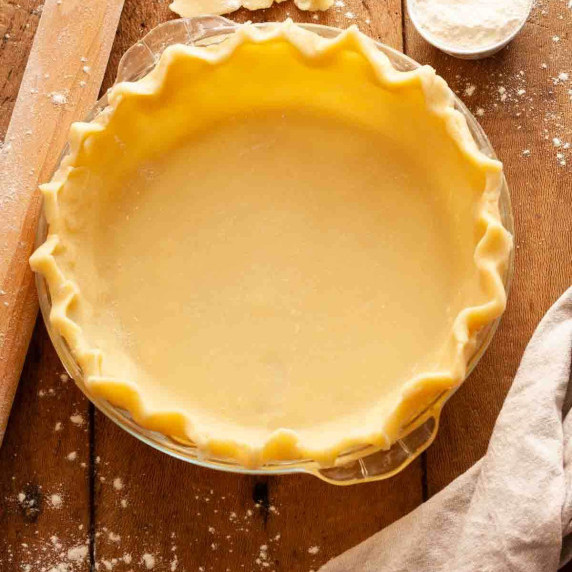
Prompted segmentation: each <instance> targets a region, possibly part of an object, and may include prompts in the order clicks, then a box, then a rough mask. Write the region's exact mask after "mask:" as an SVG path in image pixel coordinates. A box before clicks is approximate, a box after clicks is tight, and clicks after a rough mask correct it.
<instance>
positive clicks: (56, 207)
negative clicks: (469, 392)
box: [32, 22, 511, 466]
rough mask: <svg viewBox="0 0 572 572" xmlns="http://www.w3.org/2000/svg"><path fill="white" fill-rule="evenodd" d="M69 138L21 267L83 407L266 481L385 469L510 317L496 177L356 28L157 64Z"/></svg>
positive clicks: (288, 27)
mask: <svg viewBox="0 0 572 572" xmlns="http://www.w3.org/2000/svg"><path fill="white" fill-rule="evenodd" d="M109 102H110V107H109V108H108V109H107V110H105V111H104V112H103V113H102V114H101V115H100V116H99V117H98V118H96V119H95V120H94V121H93V122H91V123H80V124H75V125H74V126H73V128H72V132H71V152H70V155H69V156H68V157H67V158H66V159H65V160H64V162H63V164H62V166H61V168H60V170H59V171H58V173H57V174H56V176H55V177H54V179H53V181H52V182H50V183H48V184H47V185H45V186H44V187H43V189H42V190H43V193H44V196H45V200H46V214H47V218H48V222H49V225H50V226H49V236H48V239H47V241H46V243H45V244H44V245H43V246H41V247H40V248H39V249H38V251H37V252H36V253H35V254H34V256H33V257H32V266H33V268H34V269H35V270H37V271H39V272H42V273H43V274H44V275H45V277H46V279H47V281H48V285H49V289H50V294H51V298H52V303H53V309H52V313H51V318H50V319H51V322H52V326H53V328H54V329H55V330H56V331H58V332H60V333H61V334H62V335H63V336H64V337H65V338H66V340H67V342H68V344H69V345H70V347H71V349H72V351H73V352H74V355H75V356H76V358H77V360H78V362H79V364H80V366H81V368H82V371H83V373H84V377H85V383H86V384H87V386H88V387H89V388H90V390H91V391H93V392H95V393H96V394H98V395H101V396H103V397H105V398H106V399H108V400H110V401H111V402H113V403H115V404H116V405H118V406H121V407H123V408H126V409H128V410H129V411H131V413H132V415H133V416H134V418H135V419H136V420H137V421H138V422H139V423H140V424H141V425H143V426H145V427H148V428H151V429H155V430H158V431H162V432H163V433H166V434H168V435H173V436H175V437H178V438H185V439H190V440H192V441H193V442H195V443H196V444H197V445H198V446H199V447H200V448H201V449H202V450H203V451H205V452H207V453H210V454H216V455H221V456H226V457H231V458H234V459H237V460H239V462H241V463H243V464H246V465H249V466H258V465H260V464H262V463H264V462H266V461H269V460H278V459H296V458H308V457H309V458H314V459H317V460H318V461H320V462H322V463H324V464H328V463H331V462H333V460H334V459H335V457H336V455H337V454H339V453H340V452H342V451H343V450H345V449H347V448H348V447H352V446H355V445H359V444H364V443H373V444H375V445H378V446H380V447H389V446H390V445H391V443H393V442H394V441H395V439H397V438H398V437H399V436H400V435H401V433H402V431H403V428H404V427H405V426H406V424H407V423H408V422H409V421H410V420H411V419H412V418H413V417H415V416H416V415H417V414H418V413H420V412H421V411H423V410H424V409H425V408H426V407H427V406H428V405H429V404H430V403H431V402H432V401H434V400H435V399H436V398H437V397H438V396H439V395H440V394H441V393H442V392H443V391H445V390H447V389H449V388H451V387H453V386H455V385H456V384H458V383H460V382H461V381H462V379H463V377H464V375H465V368H466V364H467V360H468V359H469V358H470V356H471V354H472V352H473V350H474V347H475V340H476V336H477V334H478V332H479V330H480V328H482V327H483V326H485V325H486V324H488V323H489V322H490V321H491V320H493V319H494V318H495V317H496V316H498V315H499V314H500V313H501V312H502V311H503V309H504V305H505V292H504V288H503V284H502V280H501V277H500V275H501V272H502V271H503V269H504V267H505V264H506V261H507V259H508V254H509V251H510V248H511V239H510V235H509V234H508V233H507V231H506V230H505V229H504V228H503V226H502V224H501V223H500V218H499V213H498V194H499V189H500V181H501V173H502V167H501V164H500V163H499V162H497V161H495V160H492V159H489V158H488V157H486V156H484V155H483V154H481V153H480V152H479V151H478V149H477V147H476V144H475V142H474V141H473V139H472V137H471V135H470V133H469V131H468V128H467V125H466V123H465V120H464V118H463V117H462V115H461V114H460V113H459V112H457V111H455V110H454V108H453V97H452V94H451V92H450V90H449V88H448V87H447V86H446V84H445V82H444V81H443V80H442V79H441V78H439V77H437V76H436V75H435V73H434V71H433V70H432V69H431V68H428V67H422V68H420V69H417V70H415V71H410V72H398V71H396V70H395V69H394V68H393V67H392V66H391V64H390V62H389V61H388V59H387V58H386V56H384V55H383V54H382V53H380V52H379V51H378V50H377V48H376V47H375V45H374V44H373V43H372V42H371V41H370V40H368V39H367V38H366V37H365V36H363V35H361V34H360V33H359V32H358V31H357V29H355V28H353V29H350V30H348V31H346V32H343V33H341V34H340V35H339V36H338V37H337V38H336V39H331V40H325V39H323V38H320V37H318V36H317V35H315V34H313V33H310V32H307V31H304V30H302V29H300V28H298V27H297V26H295V25H294V24H292V23H291V22H286V23H284V24H280V25H277V26H275V27H270V28H268V29H266V30H264V31H261V30H258V29H257V28H255V27H253V26H241V27H239V28H238V31H237V32H235V33H233V34H232V35H231V36H230V37H229V38H228V39H227V40H226V41H224V42H222V43H220V44H217V45H213V46H209V47H208V48H204V47H189V46H183V45H177V46H172V47H169V48H167V50H166V51H165V53H164V54H163V56H162V58H161V60H160V62H159V64H158V65H157V67H156V68H155V69H154V70H153V71H152V72H151V73H150V74H149V75H148V76H146V77H145V78H143V79H142V80H140V81H138V82H136V83H123V84H119V85H116V86H115V87H114V88H113V89H112V90H111V92H110V94H109Z"/></svg>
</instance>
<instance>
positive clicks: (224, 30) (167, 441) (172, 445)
mask: <svg viewBox="0 0 572 572" xmlns="http://www.w3.org/2000/svg"><path fill="white" fill-rule="evenodd" d="M270 25H272V24H258V25H257V26H259V27H265V26H270ZM236 27H237V25H236V24H234V23H233V22H231V21H229V20H227V19H225V18H220V17H204V18H192V19H182V20H173V21H170V22H167V23H165V24H162V25H161V26H159V27H157V28H155V29H154V30H152V31H151V32H150V33H149V34H148V35H147V36H145V37H144V38H143V39H142V40H141V41H140V42H138V43H137V44H135V45H134V46H133V47H132V48H130V49H129V50H128V51H127V53H126V54H125V55H124V57H123V58H122V60H121V62H120V65H119V70H118V74H117V82H122V81H135V80H138V79H140V78H142V77H143V76H145V75H147V74H148V73H149V72H150V71H151V70H152V69H153V67H154V66H155V65H156V64H157V62H158V60H159V56H160V55H161V53H162V52H163V51H164V50H165V49H166V48H167V47H168V46H170V45H172V44H195V45H207V44H213V43H220V42H223V41H225V39H227V38H229V37H230V36H231V35H232V34H233V33H234V31H235V30H236ZM303 27H305V28H307V29H309V30H311V31H312V32H314V33H317V34H319V35H321V36H324V37H328V38H332V37H335V36H336V35H338V34H339V33H340V30H337V29H335V28H329V27H326V26H319V25H304V26H303ZM377 47H378V49H379V50H380V51H382V52H384V53H385V54H386V55H387V57H388V58H389V59H390V61H391V62H392V64H393V65H394V67H395V68H397V69H399V70H411V69H414V68H416V67H418V66H419V64H417V63H416V62H414V61H413V60H411V59H409V58H407V57H406V56H404V55H402V54H400V53H399V52H396V51H395V50H393V49H391V48H389V47H386V46H384V45H382V44H377ZM107 104H108V101H107V98H106V97H103V98H102V99H101V100H100V101H99V102H98V103H97V104H96V106H95V107H94V109H93V110H92V112H91V113H90V114H89V116H88V117H87V118H86V121H91V120H92V119H93V118H94V117H96V116H97V115H98V114H99V113H100V112H101V111H102V110H103V109H105V107H106V106H107ZM456 106H457V108H458V110H459V111H460V112H461V113H462V114H463V115H464V116H465V118H466V120H467V123H468V125H469V129H470V131H471V133H472V135H473V137H474V139H475V140H476V142H477V145H478V146H479V148H480V150H481V151H482V152H483V153H485V154H486V155H488V156H490V157H494V152H493V150H492V148H491V146H490V143H489V142H488V140H487V138H486V136H485V134H484V132H483V131H482V129H481V128H480V126H479V125H478V124H477V122H476V121H475V119H474V118H473V117H472V115H471V114H470V113H469V112H468V110H467V109H466V108H465V107H464V105H463V104H462V103H461V102H460V101H458V100H457V101H456ZM67 153H68V149H67V148H66V149H64V151H63V154H62V158H63V157H65V155H66V154H67ZM198 176H200V172H199V173H198ZM501 186H502V188H501V193H500V212H501V218H502V222H503V224H504V226H505V227H506V229H508V231H509V232H511V233H512V232H513V221H512V214H511V207H510V199H509V194H508V189H507V186H506V182H505V180H504V178H503V179H502V182H501ZM47 230H48V229H47V224H46V220H45V218H44V217H42V218H41V220H40V222H39V225H38V234H37V242H38V244H40V243H42V242H43V241H44V240H45V237H46V235H47ZM512 267H513V263H512V255H511V257H510V258H509V261H508V264H507V265H506V270H505V273H504V276H503V281H504V286H505V289H507V290H508V287H509V282H510V277H511V273H512ZM37 284H38V292H39V299H40V306H41V309H42V313H43V316H44V320H45V322H46V326H47V329H48V332H49V334H50V337H51V339H52V341H53V343H54V346H55V348H56V351H57V352H58V355H59V356H60V358H61V360H62V362H63V364H64V367H65V368H66V370H67V371H68V373H69V374H70V376H71V377H72V378H73V379H74V380H75V382H76V384H77V385H78V387H79V388H80V389H81V390H82V391H83V392H84V393H85V395H86V396H87V397H88V398H89V399H90V400H91V401H92V402H93V403H94V405H95V406H96V407H98V409H100V411H102V412H103V413H104V414H105V415H107V416H108V417H109V418H110V419H112V420H113V421H115V422H116V423H117V424H118V425H120V426H121V427H123V429H125V430H126V431H128V432H129V433H131V434H132V435H134V436H136V437H137V438H139V439H140V440H142V441H144V442H146V443H148V444H150V445H152V446H153V447H155V448H157V449H159V450H161V451H163V452H165V453H168V454H170V455H172V456H174V457H177V458H180V459H183V460H186V461H189V462H192V463H195V464H198V465H201V466H207V467H211V468H217V469H221V470H227V471H232V472H237V473H262V474H282V473H292V472H306V473H310V474H313V475H315V476H317V477H319V478H321V479H323V480H326V481H328V482H332V483H336V484H351V483H355V482H360V481H369V480H375V479H381V478H387V477H389V476H391V475H393V474H395V473H397V472H399V471H400V470H401V469H403V468H404V467H405V466H407V464H409V463H410V462H411V461H412V460H413V459H415V458H416V457H417V456H418V455H419V454H420V453H421V452H422V451H423V450H425V449H426V448H427V447H428V446H429V445H430V444H431V442H432V441H433V439H434V437H435V434H436V432H437V427H438V419H439V414H440V411H441V408H442V407H443V404H444V403H445V402H446V400H447V399H448V398H449V397H450V396H451V395H452V393H453V391H454V390H453V389H451V390H447V391H444V392H443V393H441V394H440V395H438V396H437V398H436V399H435V400H434V401H433V402H432V403H431V404H430V405H429V406H428V407H426V408H425V410H424V411H422V412H421V413H420V414H419V415H417V417H415V418H414V419H413V420H411V421H410V422H409V423H408V424H407V425H406V426H405V427H404V428H403V430H402V431H401V434H400V438H399V439H398V440H397V441H396V442H395V443H394V444H393V446H392V447H391V448H389V449H388V450H381V449H379V447H374V446H373V445H367V444H364V445H360V446H359V447H353V448H352V449H350V450H346V451H344V452H343V453H342V454H340V455H338V457H337V458H336V460H335V462H334V463H333V465H332V466H330V467H324V466H321V465H319V464H318V462H317V461H316V460H313V459H310V458H301V459H296V460H291V461H281V462H279V461H276V462H268V463H267V464H264V465H262V466H261V467H259V468H256V469H251V468H246V467H244V466H242V465H240V464H238V462H236V461H234V460H232V459H229V458H219V457H214V456H207V455H205V454H204V453H202V452H201V451H199V449H198V447H196V446H195V445H194V444H193V443H192V442H189V441H184V440H181V439H173V438H169V437H168V436H166V435H163V434H160V433H157V432H153V431H150V430H148V429H145V428H143V427H141V426H140V425H139V424H137V423H136V422H135V421H134V419H133V418H132V417H131V415H130V414H129V413H128V412H127V411H125V410H122V409H120V408H118V407H116V406H113V405H112V404H110V403H109V402H107V401H106V400H104V399H101V398H99V397H96V396H95V395H93V394H92V392H91V391H90V389H89V387H88V386H87V384H86V383H85V381H84V376H83V373H82V371H81V368H80V366H79V365H78V363H77V361H76V360H75V359H74V356H73V354H72V351H71V350H70V347H69V346H68V344H67V343H66V342H65V340H64V339H63V338H62V337H61V336H60V334H59V333H58V332H57V331H55V329H54V328H53V327H52V325H51V322H50V319H49V316H50V311H51V300H50V296H49V291H48V289H47V285H46V282H45V279H44V278H43V277H42V275H40V274H38V275H37ZM498 322H499V320H498V319H497V320H496V321H494V322H492V323H491V324H489V325H488V326H487V327H486V328H484V329H483V330H482V331H481V332H480V334H479V338H478V344H477V349H476V350H475V352H474V354H473V356H472V358H471V360H470V362H469V364H468V373H470V371H471V370H472V369H473V368H474V366H475V365H476V363H477V362H478V360H479V358H480V357H481V356H482V354H483V353H484V351H485V350H486V347H487V345H488V343H489V342H490V340H491V338H492V336H493V334H494V331H495V329H496V327H497V325H498ZM468 373H467V375H468Z"/></svg>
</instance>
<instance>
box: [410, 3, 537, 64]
mask: <svg viewBox="0 0 572 572" xmlns="http://www.w3.org/2000/svg"><path fill="white" fill-rule="evenodd" d="M532 2H533V0H407V9H408V12H409V17H410V18H411V21H412V22H413V25H414V26H415V28H416V29H417V31H418V32H419V34H420V35H421V36H422V37H423V38H424V39H425V40H426V41H427V42H429V43H430V44H432V45H433V46H435V47H436V48H438V49H440V50H441V51H443V52H445V53H447V54H450V55H452V56H456V57H459V58H464V59H479V58H485V57H487V56H491V55H493V54H494V53H496V52H498V51H499V50H501V49H502V48H504V47H505V46H506V45H507V44H508V43H509V42H510V41H511V40H512V39H513V38H514V37H515V36H516V35H517V34H518V33H519V32H520V30H521V29H522V27H523V26H524V24H525V22H526V19H527V18H528V15H529V14H530V10H531V9H532Z"/></svg>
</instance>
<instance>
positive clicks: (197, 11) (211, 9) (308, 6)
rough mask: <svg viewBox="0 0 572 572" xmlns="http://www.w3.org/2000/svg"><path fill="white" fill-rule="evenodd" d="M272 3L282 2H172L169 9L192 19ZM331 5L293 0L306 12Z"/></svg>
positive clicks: (316, 0)
mask: <svg viewBox="0 0 572 572" xmlns="http://www.w3.org/2000/svg"><path fill="white" fill-rule="evenodd" d="M274 2H276V3H277V4H280V3H281V2H284V0H173V2H172V3H171V4H170V5H169V8H170V9H171V10H172V11H173V12H175V13H176V14H179V16H182V17H183V18H193V17H195V16H205V15H207V14H213V15H221V14H230V13H231V12H234V11H236V10H238V9H239V8H247V9H248V10H260V9H263V8H270V6H272V4H273V3H274ZM333 3H334V0H294V4H296V6H297V7H298V8H300V10H308V11H316V10H327V9H328V8H330V7H331V6H332V4H333Z"/></svg>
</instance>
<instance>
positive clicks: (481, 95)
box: [405, 2, 572, 495]
mask: <svg viewBox="0 0 572 572" xmlns="http://www.w3.org/2000/svg"><path fill="white" fill-rule="evenodd" d="M565 9H566V7H565V6H564V4H561V3H559V2H554V3H549V4H542V5H538V6H537V7H536V8H535V9H534V11H533V13H532V15H531V18H530V21H529V22H528V23H527V25H526V26H525V28H524V30H523V32H522V33H521V35H519V36H518V37H517V38H516V39H515V41H514V42H513V43H512V44H510V46H509V47H508V48H507V49H505V50H503V51H501V52H500V53H499V54H497V55H496V56H494V57H492V58H488V59H486V60H481V61H461V60H458V59H455V58H452V57H450V56H447V55H446V54H443V53H441V52H439V51H438V50H436V49H434V48H432V47H431V46H429V45H428V44H427V43H426V42H424V41H423V39H422V38H421V37H420V36H419V35H418V34H417V32H416V31H415V30H414V29H413V28H412V25H411V23H410V22H409V21H408V20H406V25H405V38H406V48H407V53H408V54H409V55H410V56H411V57H413V58H414V59H416V60H418V61H419V62H421V63H427V64H430V65H432V66H433V67H435V68H436V70H437V72H438V73H439V74H440V75H442V76H443V77H444V78H445V79H446V80H447V81H448V82H449V84H450V85H451V87H453V89H456V91H457V92H458V94H459V96H460V97H461V98H462V99H463V100H464V101H465V103H467V105H469V107H470V108H471V109H472V111H473V112H475V113H476V112H477V110H478V109H482V110H483V111H484V113H483V115H482V116H481V117H479V121H480V122H481V124H482V125H483V127H484V129H485V131H486V132H487V135H488V136H489V138H490V140H491V142H492V144H493V146H494V148H495V150H496V152H497V154H498V155H499V157H500V158H501V159H502V161H503V162H504V164H505V170H506V177H507V181H508V185H509V188H510V190H511V197H512V202H513V210H514V213H515V226H516V228H515V235H516V251H515V253H516V256H515V277H514V282H513V287H512V291H511V293H510V296H509V303H508V308H507V311H506V313H505V315H504V317H503V320H502V322H501V325H500V327H499V330H498V332H497V334H496V336H495V339H494V341H493V343H492V344H491V346H490V348H489V350H488V352H487V353H486V354H485V356H484V358H483V359H482V360H481V363H480V364H479V366H478V367H477V369H476V370H475V371H474V373H473V374H472V375H471V376H470V378H469V379H468V380H467V381H466V382H465V383H464V384H463V386H462V387H461V389H460V390H459V391H458V392H457V394H456V395H455V396H454V397H453V398H452V399H451V401H450V403H448V404H447V405H446V406H445V410H444V414H443V422H442V425H441V429H440V432H439V435H438V437H437V440H436V442H435V444H434V445H433V446H432V447H431V449H429V451H428V452H427V467H428V474H427V484H428V494H429V495H432V494H434V493H436V492H438V491H439V490H441V489H442V488H443V487H444V486H446V485H447V484H448V483H449V482H451V480H452V479H454V478H455V477H456V476H458V475H459V474H461V473H462V472H464V471H465V470H466V469H468V468H469V467H470V466H471V465H472V464H473V463H474V462H475V460H476V459H478V458H479V457H481V456H482V455H483V454H484V453H485V451H486V446H487V443H488V440H489V437H490V434H491V432H492V429H493V426H494V422H495V420H496V418H497V416H498V413H499V411H500V407H501V405H502V400H503V398H504V396H505V395H506V393H507V391H508V389H509V387H510V384H511V382H512V379H513V377H514V374H515V373H516V370H517V368H518V364H519V363H520V359H521V357H522V354H523V352H524V349H525V347H526V344H527V343H528V340H529V339H530V337H531V335H532V333H533V331H534V329H535V327H536V325H537V324H538V322H539V321H540V319H541V318H542V316H543V315H544V313H545V312H546V310H548V308H549V307H550V306H551V305H552V304H553V302H555V301H556V299H557V298H558V297H559V296H560V295H561V294H562V293H563V292H564V290H566V288H568V286H570V284H572V263H571V257H570V253H571V252H572V215H571V214H570V211H569V209H570V205H571V204H572V168H571V167H572V165H571V164H572V161H569V163H570V164H568V165H560V164H559V162H558V160H557V156H556V155H557V153H558V149H557V148H555V147H554V144H553V141H552V139H553V138H554V137H562V138H563V140H566V141H570V140H571V139H572V136H571V134H572V129H571V128H570V125H569V121H570V118H571V117H572V102H571V100H570V97H569V96H568V88H569V87H570V86H566V85H556V86H555V85H554V80H553V78H555V77H557V76H558V75H559V73H561V72H562V71H564V72H569V71H570V67H571V66H570V53H571V51H570V49H565V48H564V47H563V46H562V44H561V42H568V41H569V40H568V39H567V38H566V26H567V24H566V19H560V17H559V16H561V15H562V14H563V13H564V14H566V12H564V11H563V10H565ZM555 36H556V37H558V38H561V39H560V40H559V41H558V42H555V41H553V37H555ZM543 64H545V65H546V66H547V67H546V69H545V68H544V67H543ZM521 72H522V73H521ZM472 86H474V88H475V89H474V92H473V93H472V95H470V96H469V95H467V94H468V93H471V92H472V90H471V89H469V90H468V91H467V87H469V88H471V87H472ZM503 89H504V90H505V91H504V95H505V96H506V98H505V99H504V101H503V93H501V92H502V90H503ZM499 90H500V91H499ZM519 90H524V91H525V92H526V93H524V94H522V95H519ZM526 150H528V151H530V155H523V152H524V151H526Z"/></svg>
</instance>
